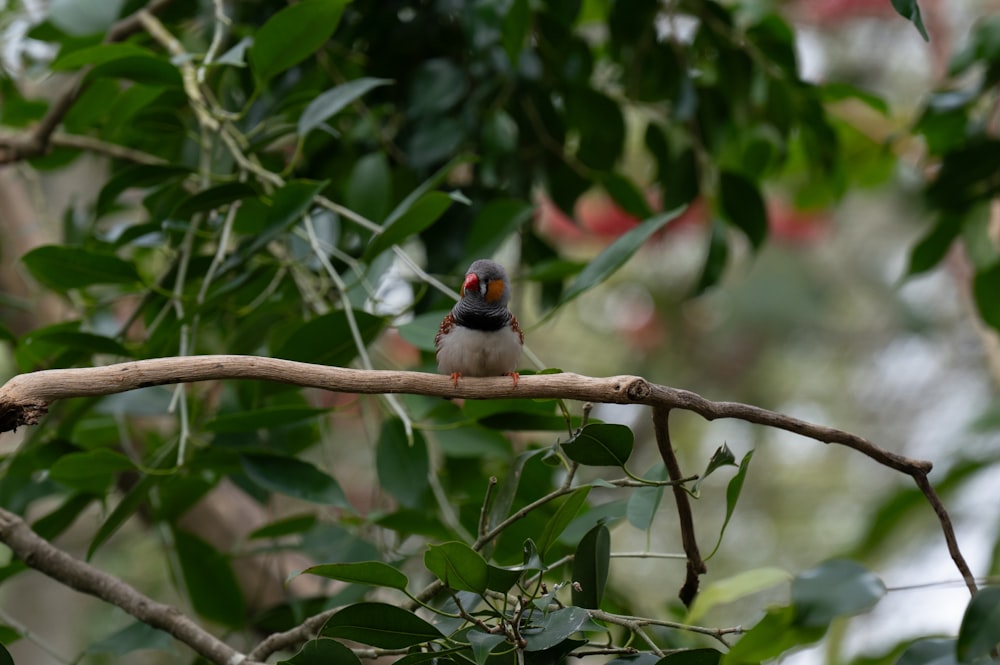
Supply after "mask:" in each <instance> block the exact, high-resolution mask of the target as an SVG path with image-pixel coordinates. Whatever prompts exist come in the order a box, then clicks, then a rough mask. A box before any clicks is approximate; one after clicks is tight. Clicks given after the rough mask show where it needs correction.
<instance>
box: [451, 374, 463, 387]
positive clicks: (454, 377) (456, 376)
mask: <svg viewBox="0 0 1000 665" xmlns="http://www.w3.org/2000/svg"><path fill="white" fill-rule="evenodd" d="M461 378H462V373H461V372H452V373H451V382H452V383H454V384H455V387H456V388H458V380H459V379H461Z"/></svg>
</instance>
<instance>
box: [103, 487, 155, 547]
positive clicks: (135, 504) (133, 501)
mask: <svg viewBox="0 0 1000 665" xmlns="http://www.w3.org/2000/svg"><path fill="white" fill-rule="evenodd" d="M157 480H158V477H157V476H151V475H144V476H143V477H142V478H141V479H140V480H139V482H137V483H136V484H135V485H134V486H133V487H132V489H130V490H129V491H128V492H127V493H126V494H125V496H123V497H122V499H121V501H119V502H118V505H117V506H115V507H114V510H112V511H111V514H110V515H108V517H107V519H105V520H104V521H103V522H102V523H101V526H100V527H98V529H97V533H96V534H94V539H93V540H91V541H90V546H89V547H88V548H87V559H88V560H89V559H90V558H91V557H92V556H94V552H96V551H97V548H99V547H100V546H101V545H103V544H104V543H105V542H106V541H107V540H108V538H110V537H111V536H113V535H114V534H115V532H117V531H118V529H119V528H121V526H122V524H124V523H125V521H126V520H128V518H130V517H132V515H133V514H134V513H135V511H136V510H138V509H139V506H140V505H142V504H143V503H144V502H145V501H146V499H147V498H148V497H149V491H150V489H152V487H153V486H154V485H155V484H156V482H157Z"/></svg>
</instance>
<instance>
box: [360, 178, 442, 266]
mask: <svg viewBox="0 0 1000 665" xmlns="http://www.w3.org/2000/svg"><path fill="white" fill-rule="evenodd" d="M453 201H454V200H453V199H452V198H451V197H450V196H448V195H447V194H445V193H444V192H428V193H427V194H424V195H423V196H422V197H420V198H419V199H418V200H417V201H416V202H415V203H414V204H413V205H412V206H411V207H410V208H409V209H408V210H407V211H406V212H404V213H403V214H401V215H400V216H399V217H397V218H396V219H395V220H393V221H392V222H391V223H390V224H388V225H387V226H386V227H385V228H384V230H383V231H382V233H381V234H379V235H377V236H375V237H374V238H372V241H371V243H370V244H369V245H368V248H367V249H366V250H365V254H364V256H365V259H366V260H371V259H373V258H375V257H376V256H378V255H379V254H381V253H382V252H384V251H385V250H387V249H389V248H390V247H392V246H393V245H397V244H399V243H401V242H403V241H405V240H406V239H407V238H409V237H411V236H414V235H416V234H418V233H420V232H421V231H423V230H424V229H426V228H427V227H428V226H430V225H431V224H433V223H434V222H436V221H437V220H438V218H440V217H441V215H443V214H444V212H445V210H447V209H448V208H449V207H450V206H451V204H452V203H453Z"/></svg>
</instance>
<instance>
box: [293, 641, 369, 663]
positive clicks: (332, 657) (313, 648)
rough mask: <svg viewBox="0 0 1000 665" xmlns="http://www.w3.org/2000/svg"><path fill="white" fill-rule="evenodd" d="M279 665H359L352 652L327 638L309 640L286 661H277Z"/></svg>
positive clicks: (358, 660)
mask: <svg viewBox="0 0 1000 665" xmlns="http://www.w3.org/2000/svg"><path fill="white" fill-rule="evenodd" d="M278 663H279V665H361V659H359V658H358V657H357V656H356V655H355V654H354V652H353V651H351V650H350V649H348V648H347V647H346V646H344V645H343V644H341V643H340V642H338V641H337V640H331V639H328V638H323V637H321V638H318V639H314V640H309V641H308V642H306V643H305V644H303V645H302V648H301V649H299V652H298V653H296V654H295V655H294V656H292V657H291V658H289V659H288V660H279V661H278Z"/></svg>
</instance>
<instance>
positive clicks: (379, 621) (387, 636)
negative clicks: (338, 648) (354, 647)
mask: <svg viewBox="0 0 1000 665" xmlns="http://www.w3.org/2000/svg"><path fill="white" fill-rule="evenodd" d="M320 635H322V636H323V637H341V638H344V639H348V640H354V641H355V642H361V643H362V644H368V645H370V646H373V647H378V648H380V649H406V648H408V647H411V646H415V645H417V644H423V643H424V642H430V641H431V640H437V639H440V638H442V637H444V635H442V634H441V632H440V631H438V629H437V628H435V627H434V626H432V625H431V624H429V623H427V622H426V621H424V620H423V619H421V618H420V617H418V616H417V615H415V614H413V613H412V612H407V611H406V610H404V609H401V608H399V607H394V606H392V605H386V604H385V603H355V604H354V605H349V606H348V607H345V608H344V609H342V610H340V611H339V612H337V613H336V614H334V615H333V616H332V617H330V619H329V620H328V621H327V622H326V624H325V625H324V626H323V628H322V629H321V630H320Z"/></svg>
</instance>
